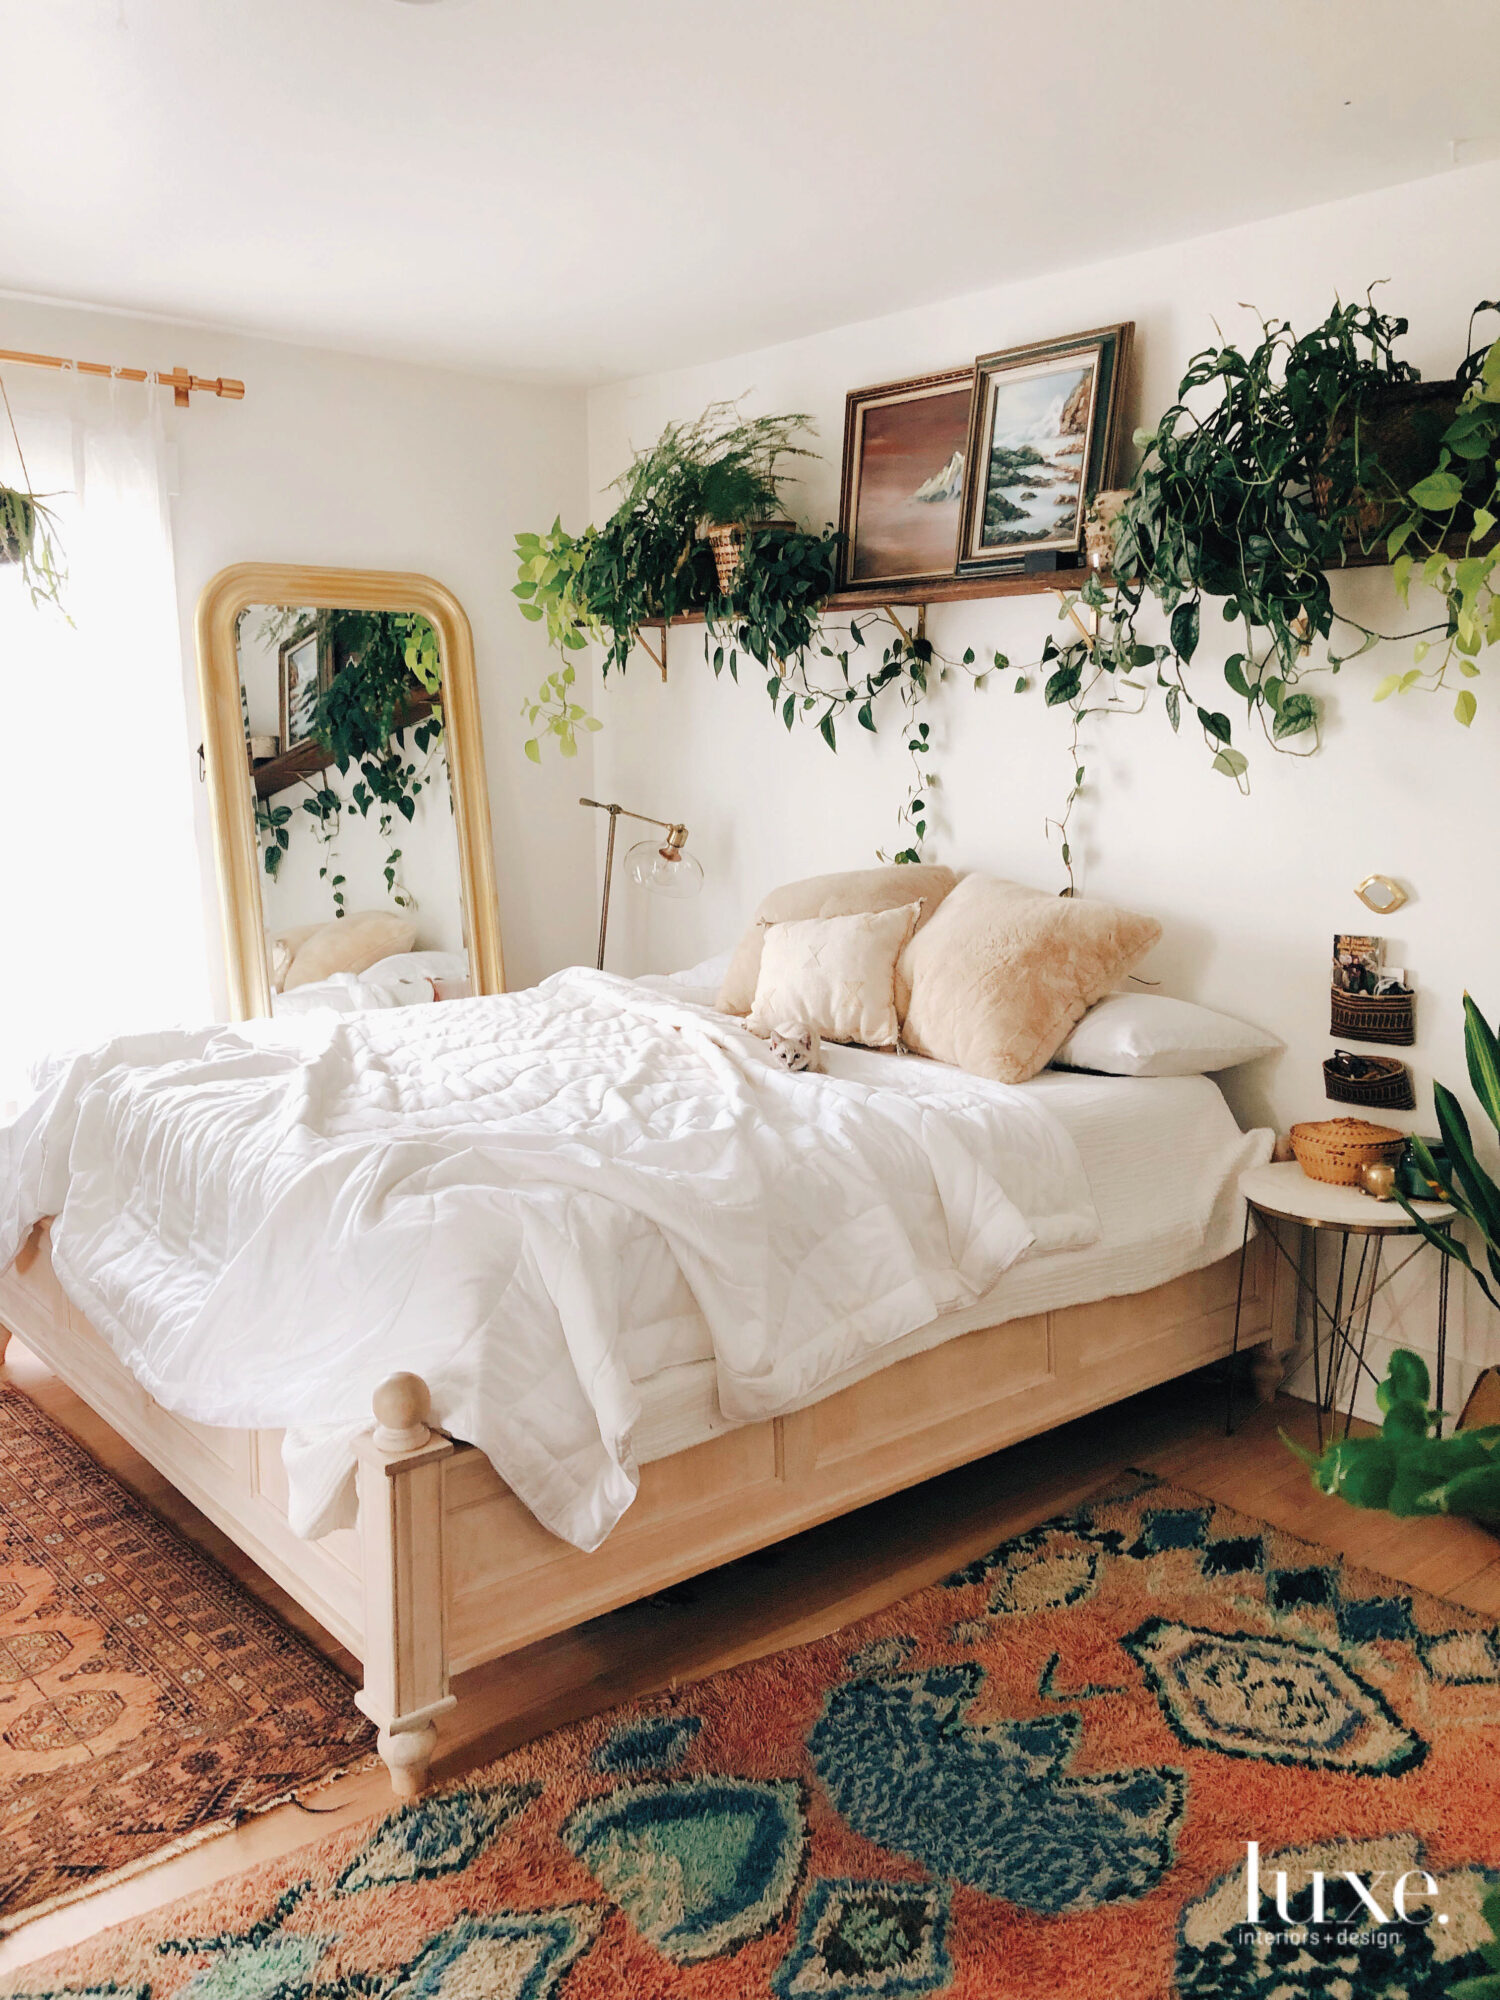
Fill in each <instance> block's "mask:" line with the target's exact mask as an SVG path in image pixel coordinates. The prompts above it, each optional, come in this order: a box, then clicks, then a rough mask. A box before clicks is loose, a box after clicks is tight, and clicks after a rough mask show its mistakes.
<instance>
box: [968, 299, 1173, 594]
mask: <svg viewBox="0 0 1500 2000" xmlns="http://www.w3.org/2000/svg"><path fill="white" fill-rule="evenodd" d="M1134 333H1135V325H1134V322H1133V321H1131V320H1122V321H1120V322H1118V323H1117V324H1115V325H1113V326H1104V327H1095V328H1093V329H1092V330H1091V331H1090V332H1087V333H1074V334H1067V335H1065V336H1064V337H1063V338H1061V339H1059V340H1039V341H1032V342H1031V343H1030V344H1028V345H1027V346H1024V347H1008V348H1002V349H1000V350H998V351H997V352H995V353H993V354H981V355H980V356H979V357H978V359H977V360H976V361H975V363H974V388H973V395H972V398H971V401H970V409H969V429H968V439H967V446H966V452H965V471H964V500H963V525H962V529H961V532H960V539H959V549H958V562H957V568H958V574H959V575H960V576H964V575H969V576H974V575H987V574H988V575H996V574H1004V573H1007V572H1011V571H1022V570H1028V569H1043V568H1056V567H1070V566H1071V565H1072V563H1075V562H1077V561H1078V560H1079V559H1080V551H1081V549H1082V547H1083V525H1084V513H1085V510H1086V509H1087V506H1088V503H1089V501H1090V499H1091V498H1092V497H1093V495H1094V494H1095V493H1096V492H1098V491H1099V490H1100V489H1101V488H1105V487H1109V486H1111V485H1113V484H1114V483H1115V479H1116V473H1117V462H1118V459H1119V454H1120V423H1121V417H1122V413H1123V407H1124V394H1123V388H1124V382H1125V378H1126V375H1127V373H1128V370H1129V365H1130V352H1131V345H1132V340H1133V337H1134ZM1065 559H1066V560H1065Z"/></svg>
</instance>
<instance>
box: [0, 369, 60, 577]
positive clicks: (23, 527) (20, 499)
mask: <svg viewBox="0 0 1500 2000" xmlns="http://www.w3.org/2000/svg"><path fill="white" fill-rule="evenodd" d="M0 400H3V401H4V404H5V417H6V422H7V423H8V424H9V425H10V435H11V441H12V443H13V444H14V445H15V448H16V459H17V461H18V463H19V464H20V467H21V477H22V479H23V480H24V481H25V482H26V483H25V484H24V485H23V486H19V487H17V486H5V485H0V567H10V566H13V565H19V567H20V571H21V581H22V583H23V584H24V585H25V586H26V588H27V590H28V591H29V592H30V593H31V601H32V603H33V604H34V605H36V606H37V607H38V608H40V607H41V605H43V604H44V603H48V604H55V605H56V606H57V608H58V610H59V611H63V601H62V590H63V585H64V584H65V583H66V582H67V580H68V573H67V570H66V568H65V567H64V565H63V558H62V550H61V545H60V543H59V540H58V535H57V521H56V518H55V516H54V515H53V513H52V511H51V509H50V508H49V507H47V506H46V505H45V504H44V503H43V501H42V500H41V499H40V498H39V496H38V495H37V494H35V493H33V492H32V490H31V481H30V479H29V477H28V475H27V471H26V456H25V453H24V452H23V451H22V450H21V437H20V433H19V432H18V431H17V429H16V420H15V418H14V416H13V415H12V414H11V407H10V397H9V396H8V395H7V394H6V391H5V384H4V382H3V381H0ZM63 615H64V616H65V617H66V615H67V613H66V612H65V611H64V612H63Z"/></svg>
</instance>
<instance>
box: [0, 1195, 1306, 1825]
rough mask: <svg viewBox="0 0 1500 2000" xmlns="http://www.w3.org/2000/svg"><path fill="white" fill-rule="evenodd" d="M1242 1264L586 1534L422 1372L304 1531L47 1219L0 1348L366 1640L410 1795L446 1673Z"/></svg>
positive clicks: (1216, 1299)
mask: <svg viewBox="0 0 1500 2000" xmlns="http://www.w3.org/2000/svg"><path fill="white" fill-rule="evenodd" d="M1250 1257H1251V1263H1250V1269H1249V1271H1248V1272H1247V1277H1246V1289H1245V1302H1244V1317H1243V1322H1242V1325H1241V1329H1240V1346H1241V1347H1242V1348H1249V1349H1252V1350H1254V1352H1253V1353H1252V1356H1251V1359H1252V1365H1253V1368H1254V1374H1255V1382H1256V1389H1257V1392H1258V1393H1259V1394H1260V1395H1261V1396H1262V1397H1269V1396H1270V1395H1271V1394H1273V1393H1274V1390H1275V1387H1276V1385H1277V1383H1278V1382H1279V1380H1280V1378H1281V1373H1282V1367H1283V1359H1282V1358H1283V1356H1284V1355H1285V1354H1286V1352H1287V1350H1288V1349H1289V1348H1290V1347H1291V1345H1292V1341H1293V1336H1294V1331H1295V1327H1294V1320H1295V1281H1294V1279H1293V1278H1292V1276H1291V1275H1290V1273H1289V1271H1288V1267H1287V1265H1286V1263H1285V1261H1284V1260H1282V1259H1277V1258H1274V1257H1273V1255H1272V1251H1271V1246H1270V1244H1269V1242H1268V1240H1267V1239H1264V1238H1262V1239H1259V1240H1258V1241H1256V1242H1254V1243H1252V1245H1251V1250H1250ZM1238 1264H1239V1258H1238V1253H1236V1255H1235V1256H1233V1257H1227V1258H1224V1259H1222V1260H1221V1261H1220V1262H1219V1263H1217V1264H1213V1265H1210V1266H1209V1267H1208V1268H1207V1269H1206V1270H1202V1271H1195V1272H1191V1273H1189V1274H1188V1275H1187V1276H1186V1277H1182V1278H1178V1279H1176V1280H1174V1281H1173V1282H1172V1283H1171V1284H1167V1285H1160V1286H1158V1287H1156V1289H1154V1290H1153V1291H1148V1292H1139V1293H1136V1294H1134V1295H1132V1296H1129V1297H1124V1298H1114V1299H1105V1300H1101V1301H1099V1302H1098V1303H1096V1304H1092V1305H1082V1306H1070V1307H1068V1308H1066V1309H1064V1310H1061V1311H1057V1312H1050V1313H1038V1314H1036V1315H1034V1316H1032V1317H1030V1318H1026V1319H1015V1320H1010V1321H1008V1322H1006V1323H1005V1324H1003V1325H1001V1326H996V1327H989V1328H986V1329H984V1330H982V1331H980V1332H977V1333H968V1334H963V1335H961V1336H959V1337H958V1338H956V1339H954V1340H950V1341H948V1342H946V1343H944V1344H943V1345H942V1346H939V1347H935V1348H932V1349H930V1350H929V1351H928V1352H927V1353H925V1354H920V1355H915V1356H912V1357H911V1358H909V1359H907V1360H903V1361H897V1362H893V1363H892V1364H891V1365H890V1366H889V1367H888V1368H885V1369H883V1370H882V1371H880V1372H879V1373H878V1374H875V1375H871V1376H869V1377H867V1378H866V1379H865V1380H864V1381H862V1382H859V1383H856V1384H855V1385H854V1386H853V1387H851V1388H846V1389H843V1390H840V1391H839V1392H838V1393H836V1394H834V1395H831V1396H828V1397H826V1398H825V1399H824V1400H823V1401H822V1402H819V1403H814V1404H813V1405H812V1406H811V1407H810V1408H808V1409H805V1410H800V1411H798V1412H797V1413H796V1414H794V1415H791V1416H786V1417H776V1418H773V1419H772V1420H771V1421H769V1422H766V1423H759V1424H748V1425H745V1426H743V1427H742V1428H739V1429H736V1430H732V1431H728V1432H726V1433H724V1434H722V1435H720V1436H718V1437H716V1438H713V1439H712V1440H710V1441H709V1442H708V1443H706V1444H700V1445H697V1446H694V1447H693V1448H692V1449H690V1450H687V1451H683V1452H679V1453H677V1454H675V1455H674V1456H672V1457H669V1458H664V1459H659V1460H657V1461H656V1462H655V1463H653V1464H650V1465H647V1466H645V1467H644V1468H643V1470H642V1474H641V1487H640V1493H639V1495H638V1496H637V1499H636V1502H635V1504H634V1506H633V1507H632V1508H631V1510H630V1512H629V1513H628V1514H627V1515H626V1516H625V1519H624V1520H623V1521H622V1522H621V1524H620V1526H619V1527H618V1528H616V1529H615V1531H614V1533H613V1534H612V1535H611V1536H610V1537H609V1539H608V1540H607V1541H606V1542H605V1543H604V1545H603V1547H602V1548H600V1549H598V1550H596V1551H595V1552H594V1553H593V1554H592V1555H582V1554H580V1553H579V1552H578V1550H576V1549H574V1548H572V1547H570V1546H569V1544H568V1543H566V1542H562V1541H559V1540H557V1539H556V1538H555V1537H554V1536H553V1535H551V1534H549V1533H548V1532H547V1531H546V1529H544V1528H543V1527H542V1526H541V1525H540V1524H539V1523H538V1522H537V1521H536V1520H535V1518H534V1517H533V1516H532V1515H531V1514H530V1513H528V1512H527V1510H526V1508H525V1507H524V1506H523V1505H522V1504H521V1502H520V1501H519V1500H518V1499H517V1498H516V1496H515V1495H514V1494H513V1493H512V1492H511V1491H510V1489H509V1488H508V1487H507V1486H506V1485H505V1483H504V1481H503V1480H501V1479H500V1477H499V1476H498V1474H497V1473H496V1472H495V1471H494V1469H493V1467H492V1466H491V1465H490V1463H489V1461H488V1460H487V1459H486V1458H485V1457H484V1455H483V1454H482V1453H481V1452H479V1451H478V1450H476V1449H475V1448H474V1447H473V1446H472V1445H465V1444H462V1443H459V1442H457V1441H454V1440H452V1439H449V1438H447V1437H444V1436H442V1435H441V1434H439V1433H437V1432H434V1431H432V1430H431V1429H429V1427H428V1423H427V1417H428V1414H429V1410H428V1398H427V1389H426V1385H425V1384H424V1383H423V1382H422V1380H421V1378H420V1377H419V1376H417V1375H396V1376H393V1377H392V1378H391V1379H390V1380H389V1381H387V1382H385V1383H383V1384H382V1385H381V1386H380V1388H379V1389H377V1390H376V1392H375V1397H374V1406H375V1417H376V1425H375V1428H374V1430H373V1431H372V1433H371V1434H370V1435H368V1436H366V1437H365V1438H363V1439H362V1440H361V1442H360V1446H359V1475H358V1482H359V1519H358V1525H357V1527H356V1528H354V1529H346V1530H341V1531H340V1532H338V1533H336V1534H332V1535H328V1536H326V1537H325V1538H324V1539H323V1540H321V1541H316V1542H308V1541H303V1540H301V1539H299V1537H298V1536H296V1535H294V1534H293V1533H292V1530H291V1528H290V1526H289V1525H288V1522H287V1514H286V1478H285V1474H284V1472H283V1470H282V1463H281V1448H280V1447H281V1433H280V1432H279V1431H266V1430H262V1431H245V1430H224V1429H217V1428H211V1427H209V1426H207V1425H203V1424H196V1423H190V1422H188V1421H187V1420H185V1419H184V1418H181V1417H176V1416H173V1415H172V1414H171V1413H170V1412H168V1411H167V1410H164V1409H163V1408H162V1407H161V1405H160V1404H159V1403H157V1402H155V1401H154V1400H153V1399H152V1397H151V1396H149V1395H148V1394H147V1393H146V1391H145V1390H144V1389H143V1388H142V1387H141V1386H140V1384H139V1383H138V1382H137V1381H136V1380H135V1378H134V1376H132V1375H131V1374H130V1373H129V1372H128V1371H127V1370H126V1369H125V1368H124V1367H123V1366H122V1365H121V1363H120V1362H119V1361H118V1360H116V1358H115V1356H114V1353H113V1351H112V1350H111V1349H110V1348H109V1346H108V1345H107V1344H106V1342H105V1341H104V1340H103V1339H102V1338H101V1337H100V1335H99V1334H97V1333H96V1332H95V1331H94V1329H93V1328H92V1327H91V1326H90V1325H89V1323H88V1321H87V1320H86V1319H85V1318H84V1317H83V1315H82V1314H81V1313H79V1312H78V1311H77V1309H76V1308H75V1307H74V1306H72V1305H71V1304H70V1303H69V1301H68V1299H67V1298H66V1297H65V1295H64V1293H63V1290H62V1287H61V1286H60V1284H59V1283H58V1281H57V1278H56V1276H55V1274H54V1272H53V1270H52V1263H51V1256H50V1242H49V1238H48V1225H47V1224H46V1223H42V1224H39V1225H38V1227H37V1229H36V1230H34V1231H33V1233H32V1236H31V1239H30V1241H29V1242H28V1243H27V1245H26V1247H25V1248H24V1249H23V1251H22V1252H21V1254H20V1256H19V1257H18V1258H17V1259H16V1261H15V1263H14V1264H13V1265H12V1267H11V1268H10V1270H9V1271H8V1272H6V1273H4V1274H3V1275H0V1358H3V1355H4V1352H5V1346H6V1344H7V1343H8V1340H9V1337H10V1334H11V1333H14V1334H16V1335H17V1336H18V1337H19V1338H20V1339H21V1340H22V1341H24V1342H25V1344H26V1346H27V1347H28V1348H30V1349H31V1351H32V1352H33V1353H34V1354H36V1355H37V1356H39V1357H40V1359H42V1360H43V1361H45V1362H46V1363H47V1365H48V1366H49V1367H50V1368H52V1369H53V1370H54V1371H55V1372H56V1373H57V1374H58V1375H60V1376H61V1377H62V1379H63V1380H64V1381H65V1382H66V1383H68V1385H69V1386H70V1387H71V1388H72V1389H74V1390H75V1391H76V1392H77V1393H78V1395H80V1396H81V1397H82V1398H83V1399H84V1401H85V1402H86V1403H88V1404H89V1405H90V1407H91V1408H93V1409H94V1410H96V1411H98V1413H99V1415H100V1416H102V1417H103V1418H104V1419H105V1420H106V1421H107V1422H108V1423H109V1424H111V1425H112V1426H113V1427H114V1429H115V1430H117V1431H118V1432H119V1433H120V1435H121V1436H122V1437H124V1438H126V1439H127V1440H128V1441H129V1443H131V1444H132V1445H133V1446H134V1447H135V1448H136V1450H137V1451H139V1452H140V1453H141V1454H142V1455H143V1457H145V1458H147V1459H149V1460H150V1462H151V1463H152V1464H153V1465H154V1466H155V1467H156V1468H157V1470H158V1471H159V1472H161V1473H162V1474H163V1475H164V1477H166V1478H167V1479H169V1480H170V1481H171V1482H172V1484H173V1485H174V1486H175V1487H177V1489H178V1490H179V1491H180V1492H181V1493H183V1494H185V1495H186V1496H187V1498H188V1499H190V1500H191V1501H193V1502H194V1504H195V1505H196V1506H198V1507H199V1508H201V1509H202V1511H203V1512H204V1513H205V1514H206V1515H208V1517H209V1519H210V1520H212V1521H214V1522H215V1523H217V1525H218V1526H219V1527H220V1528H222V1529H223V1531H224V1532H225V1534H227V1535H228V1536H229V1537H230V1538H231V1540H233V1541H234V1542H235V1543H236V1544H237V1545H238V1546H239V1547H240V1548H242V1549H243V1550H244V1551H245V1552H246V1554H247V1555H249V1556H251V1557H253V1559H254V1560H255V1561H256V1562H257V1563H259V1564H260V1566H261V1568H262V1569H264V1570H266V1571H267V1572H268V1573H269V1574H270V1575H271V1576H272V1577H274V1578H275V1580H276V1581H277V1583H279V1584H280V1585H281V1586H282V1588H283V1589H285V1590H286V1591H288V1592H289V1593H290V1595H291V1596H292V1597H293V1598H295V1599H296V1601H297V1602H298V1603H299V1604H301V1605H303V1606H304V1607H305V1608H306V1609H307V1610H308V1611H309V1612H311V1613H312V1615H313V1617H315V1618H316V1619H317V1620H318V1621H319V1623H320V1624H322V1625H323V1626H324V1627H325V1628H326V1629H327V1630H328V1631H329V1632H330V1633H332V1634H333V1636H334V1637H335V1638H336V1639H337V1640H339V1641H340V1642H341V1644H343V1645H344V1646H347V1647H348V1649H349V1651H350V1652H351V1653H353V1654H354V1655H355V1657H356V1658H358V1659H359V1660H361V1661H362V1662H363V1665H364V1686H363V1687H362V1688H361V1689H360V1691H359V1693H358V1694H357V1695H356V1696H355V1700H356V1701H357V1702H358V1704H359V1706H360V1708H361V1709H362V1710H363V1711H364V1713H365V1714H366V1715H368V1716H369V1717H370V1719H371V1720H372V1721H373V1722H374V1723H375V1724H376V1725H377V1727H378V1729H379V1732H380V1734H379V1750H380V1755H381V1756H382V1758H383V1759H384V1760H385V1763H386V1766H387V1768H388V1770H389V1771H390V1774H391V1783H392V1785H393V1787H394V1789H395V1791H396V1792H397V1793H398V1795H401V1796H410V1795H412V1794H414V1793H416V1792H417V1791H419V1790H420V1789H421V1787H422V1784H423V1782H424V1781H425V1778H426V1774H427V1769H428V1766H429V1764H430V1763H431V1761H432V1756H433V1751H434V1747H435V1745H436V1742H437V1729H436V1724H435V1719H436V1717H437V1716H438V1715H440V1714H441V1713H442V1712H443V1710H445V1709H447V1708H451V1707H452V1706H453V1704H454V1701H455V1699H456V1697H455V1696H454V1694H453V1693H452V1690H451V1682H452V1679H453V1676H454V1675H456V1674H461V1673H463V1672H464V1671H465V1669H467V1668H471V1667H477V1666H479V1665H481V1664H482V1663H483V1662H484V1661H486V1660H493V1659H497V1658H499V1657H500V1656H501V1655H502V1654H505V1653H509V1652H512V1651H514V1650H515V1649H516V1648H517V1647H520V1646H525V1645H528V1644H530V1643H531V1642H532V1641H533V1640H536V1639H541V1638H544V1637H546V1636H547V1635H549V1634H551V1633H555V1632H560V1631H564V1630H566V1629H567V1628H568V1627H569V1626H572V1625H576V1624H578V1623H579V1622H580V1621H581V1620H582V1619H585V1618H592V1617H594V1616H596V1615H597V1614H598V1613H600V1612H603V1611H609V1610H612V1609H613V1608H614V1607H615V1606H617V1605H621V1604H626V1603H629V1602H630V1601H631V1600H632V1599H635V1598H639V1597H644V1596H647V1595H649V1593H650V1592H652V1591H655V1590H660V1589H663V1588H664V1587H665V1586H666V1585H668V1584H672V1583H678V1582H681V1581H682V1580H683V1579H684V1578H686V1577H689V1576H693V1575H696V1574H698V1573H699V1572H700V1571H703V1570H706V1569H711V1568H713V1567H714V1566H715V1565H716V1564H718V1563H723V1562H727V1561H729V1560H730V1559H732V1558H733V1557H735V1556H740V1555H744V1554H745V1553H746V1552H747V1551H749V1550H751V1549H757V1548H763V1547H765V1546H766V1545H767V1544H769V1543H771V1542H776V1541H779V1540H781V1539H782V1538H783V1537H784V1536H787V1535H791V1534H795V1533H796V1532H797V1531H798V1530H799V1529H801V1528H807V1527H811V1526H812V1525H813V1524H814V1523H815V1522H818V1521H825V1520H828V1519H830V1518H831V1517H833V1516H835V1515H838V1514H844V1513H847V1512H849V1511H850V1510H851V1509H852V1508H855V1507H860V1506H863V1505H864V1504H865V1503H866V1502H867V1501H871V1500H877V1499H880V1498H881V1497H882V1496H884V1495H886V1494H889V1493H894V1492H897V1491H898V1490H899V1489H901V1488H902V1487H906V1486H912V1485H915V1484H916V1483H917V1482H918V1481H920V1480H923V1479H928V1478H931V1477H932V1476H933V1475H934V1474H936V1473H939V1472H943V1471H946V1470H948V1469H949V1468H950V1467H952V1466H955V1465H960V1464H963V1463H965V1462H966V1461H968V1460H971V1459H976V1458H982V1457H984V1456H985V1455H986V1454H987V1453H989V1452H992V1451H995V1450H997V1449H999V1448H1000V1447H1001V1446H1003V1445H1007V1444H1013V1443H1015V1442H1016V1441H1017V1440H1019V1439H1021V1438H1025V1437H1031V1436H1033V1435H1035V1434H1036V1433H1037V1432H1040V1431H1045V1430H1050V1429H1051V1428H1052V1427H1053V1426H1054V1425H1057V1424H1061V1423H1065V1422H1067V1420H1068V1419H1069V1418H1072V1417H1077V1416H1081V1415H1083V1414H1084V1413H1085V1412H1086V1411H1089V1410H1094V1409H1098V1408H1100V1407H1102V1406H1103V1405H1105V1404H1107V1403H1114V1402H1118V1401H1120V1400H1121V1399H1122V1398H1124V1397H1126V1396H1130V1395H1133V1394H1134V1393H1135V1392H1136V1391H1138V1390H1141V1389H1147V1388H1150V1387H1152V1386H1154V1385H1155V1384H1156V1383H1159V1382H1164V1381H1167V1380H1168V1379H1170V1378H1171V1377H1173V1376H1176V1375H1181V1374H1184V1373H1186V1372H1187V1371H1188V1370H1190V1369H1194V1368H1199V1367H1201V1366H1202V1365H1203V1364H1204V1363H1205V1362H1209V1361H1214V1360H1218V1359H1220V1358H1221V1357H1223V1356H1225V1355H1227V1354H1228V1353H1229V1351H1230V1344H1231V1339H1232V1336H1233V1331H1234V1302H1235V1280H1236V1274H1237V1271H1238Z"/></svg>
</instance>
